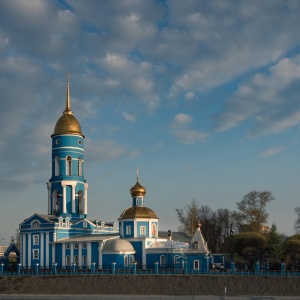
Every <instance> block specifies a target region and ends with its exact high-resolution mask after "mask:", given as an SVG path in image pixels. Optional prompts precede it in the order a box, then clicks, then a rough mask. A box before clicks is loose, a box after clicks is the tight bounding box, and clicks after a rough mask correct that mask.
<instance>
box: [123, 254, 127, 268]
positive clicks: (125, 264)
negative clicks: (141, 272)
mask: <svg viewBox="0 0 300 300" xmlns="http://www.w3.org/2000/svg"><path fill="white" fill-rule="evenodd" d="M124 267H128V255H124Z"/></svg>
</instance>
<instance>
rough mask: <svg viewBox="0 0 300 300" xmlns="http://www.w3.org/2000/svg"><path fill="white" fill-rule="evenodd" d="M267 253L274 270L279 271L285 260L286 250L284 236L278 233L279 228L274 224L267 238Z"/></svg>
mask: <svg viewBox="0 0 300 300" xmlns="http://www.w3.org/2000/svg"><path fill="white" fill-rule="evenodd" d="M267 253H268V254H267V255H268V258H269V262H270V263H271V266H272V269H279V268H280V263H281V261H282V259H283V254H284V248H283V243H282V236H281V235H280V234H279V233H278V231H277V226H276V225H275V224H274V223H273V225H272V227H271V229H270V233H269V235H268V236H267Z"/></svg>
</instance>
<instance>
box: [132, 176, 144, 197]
mask: <svg viewBox="0 0 300 300" xmlns="http://www.w3.org/2000/svg"><path fill="white" fill-rule="evenodd" d="M130 194H131V196H132V197H136V196H145V194H146V189H145V188H144V187H143V186H142V185H141V184H140V183H139V179H137V181H136V184H135V185H134V186H133V187H132V188H131V189H130Z"/></svg>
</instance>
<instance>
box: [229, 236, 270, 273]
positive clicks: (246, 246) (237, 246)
mask: <svg viewBox="0 0 300 300" xmlns="http://www.w3.org/2000/svg"><path fill="white" fill-rule="evenodd" d="M266 245H267V239H266V237H264V236H262V235H260V234H258V233H256V232H242V233H239V234H237V235H234V236H232V237H228V238H227V239H226V243H225V250H226V251H227V252H228V253H230V255H231V257H232V258H233V259H234V261H235V262H236V263H237V262H239V263H243V264H246V265H247V267H248V268H249V269H253V268H254V264H255V262H256V260H261V259H262V257H263V255H264V253H265V249H266Z"/></svg>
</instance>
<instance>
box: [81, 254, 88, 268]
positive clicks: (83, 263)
mask: <svg viewBox="0 0 300 300" xmlns="http://www.w3.org/2000/svg"><path fill="white" fill-rule="evenodd" d="M82 265H83V266H86V265H87V258H86V255H83V256H82Z"/></svg>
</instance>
